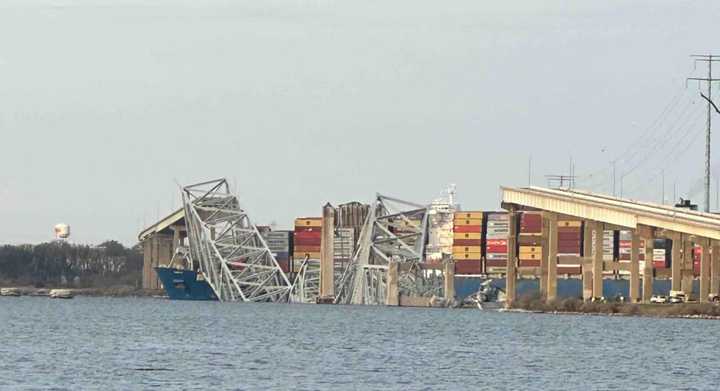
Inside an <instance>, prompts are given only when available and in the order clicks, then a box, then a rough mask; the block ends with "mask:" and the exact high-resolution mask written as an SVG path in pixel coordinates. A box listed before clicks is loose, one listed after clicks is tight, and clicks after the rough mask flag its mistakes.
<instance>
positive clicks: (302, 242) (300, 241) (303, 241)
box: [293, 238, 322, 246]
mask: <svg viewBox="0 0 720 391" xmlns="http://www.w3.org/2000/svg"><path fill="white" fill-rule="evenodd" d="M321 241H322V239H321V238H295V240H294V241H293V242H294V244H295V246H319V245H320V242H321Z"/></svg>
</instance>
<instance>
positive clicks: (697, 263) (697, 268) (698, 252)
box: [692, 244, 702, 277]
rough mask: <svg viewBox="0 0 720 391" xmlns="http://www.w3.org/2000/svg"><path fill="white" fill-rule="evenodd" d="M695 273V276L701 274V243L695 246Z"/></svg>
mask: <svg viewBox="0 0 720 391" xmlns="http://www.w3.org/2000/svg"><path fill="white" fill-rule="evenodd" d="M692 253H693V275H694V276H695V277H697V276H699V275H700V259H701V258H702V247H700V246H699V245H697V244H696V245H694V246H693V252H692Z"/></svg>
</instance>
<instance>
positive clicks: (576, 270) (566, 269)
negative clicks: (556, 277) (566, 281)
mask: <svg viewBox="0 0 720 391" xmlns="http://www.w3.org/2000/svg"><path fill="white" fill-rule="evenodd" d="M557 274H569V275H581V274H582V267H581V266H580V265H576V266H572V265H558V266H557Z"/></svg>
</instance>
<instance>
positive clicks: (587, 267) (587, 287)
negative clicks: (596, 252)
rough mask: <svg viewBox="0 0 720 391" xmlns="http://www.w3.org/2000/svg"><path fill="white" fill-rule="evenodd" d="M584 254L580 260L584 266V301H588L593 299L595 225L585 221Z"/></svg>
mask: <svg viewBox="0 0 720 391" xmlns="http://www.w3.org/2000/svg"><path fill="white" fill-rule="evenodd" d="M583 226H584V228H583V253H582V257H581V258H580V263H581V266H582V286H583V300H585V301H588V300H590V299H592V297H593V292H592V259H593V256H592V255H593V245H592V238H593V236H592V234H593V229H594V228H593V227H594V223H593V222H590V221H585V222H584V224H583Z"/></svg>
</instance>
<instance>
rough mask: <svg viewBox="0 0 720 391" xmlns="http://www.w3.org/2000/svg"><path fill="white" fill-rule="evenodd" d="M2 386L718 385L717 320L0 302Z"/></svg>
mask: <svg viewBox="0 0 720 391" xmlns="http://www.w3.org/2000/svg"><path fill="white" fill-rule="evenodd" d="M0 324H1V325H2V327H1V328H0V341H1V343H0V389H1V390H15V389H18V390H24V389H57V390H65V389H68V390H78V389H126V390H134V389H151V388H155V389H223V390H224V389H248V390H257V389H260V390H262V389H301V390H334V389H356V390H367V389H377V390H408V389H411V390H445V389H447V390H466V389H473V390H474V389H493V390H496V389H527V390H536V389H553V390H557V389H567V390H588V389H639V388H641V389H643V390H649V389H663V390H667V389H673V390H674V389H704V390H710V389H718V387H720V365H719V363H720V361H719V360H718V353H719V352H720V343H719V342H718V341H720V322H718V321H712V320H686V319H653V318H620V317H605V316H574V315H546V314H526V313H493V312H481V311H478V310H446V309H413V308H387V307H362V306H329V305H285V304H221V303H217V302H180V301H169V300H163V299H150V298H137V299H127V298H84V297H79V298H75V299H73V300H66V301H63V300H52V299H48V298H40V297H21V298H6V297H0Z"/></svg>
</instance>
